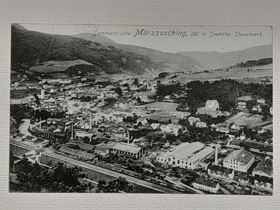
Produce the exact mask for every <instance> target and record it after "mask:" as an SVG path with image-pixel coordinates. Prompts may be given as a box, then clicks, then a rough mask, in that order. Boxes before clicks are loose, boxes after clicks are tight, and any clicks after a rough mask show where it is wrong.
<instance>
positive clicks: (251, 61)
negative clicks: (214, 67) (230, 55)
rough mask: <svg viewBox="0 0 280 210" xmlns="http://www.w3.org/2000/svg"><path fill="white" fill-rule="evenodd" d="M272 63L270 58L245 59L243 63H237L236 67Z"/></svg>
mask: <svg viewBox="0 0 280 210" xmlns="http://www.w3.org/2000/svg"><path fill="white" fill-rule="evenodd" d="M271 63H272V58H263V59H259V60H250V61H246V62H245V63H243V62H241V63H237V64H236V67H251V66H262V65H267V64H271Z"/></svg>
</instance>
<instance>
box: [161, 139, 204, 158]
mask: <svg viewBox="0 0 280 210" xmlns="http://www.w3.org/2000/svg"><path fill="white" fill-rule="evenodd" d="M203 148H204V144H202V143H200V142H193V143H188V142H186V143H182V144H180V145H178V146H177V147H176V148H175V149H174V150H173V151H171V152H166V153H163V154H161V155H160V156H163V157H168V156H175V157H177V158H178V159H180V160H183V159H188V158H189V157H190V155H192V154H193V153H194V152H196V151H199V150H201V149H203Z"/></svg>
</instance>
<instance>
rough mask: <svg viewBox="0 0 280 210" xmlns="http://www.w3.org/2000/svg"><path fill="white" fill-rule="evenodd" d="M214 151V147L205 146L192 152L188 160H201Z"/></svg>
mask: <svg viewBox="0 0 280 210" xmlns="http://www.w3.org/2000/svg"><path fill="white" fill-rule="evenodd" d="M212 152H214V149H213V148H212V147H205V148H204V149H202V150H200V151H199V152H198V153H195V154H193V156H191V157H190V158H189V159H188V161H190V162H194V161H196V160H201V159H203V158H204V157H206V156H207V155H209V154H210V153H212Z"/></svg>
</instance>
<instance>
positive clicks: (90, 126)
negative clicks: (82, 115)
mask: <svg viewBox="0 0 280 210" xmlns="http://www.w3.org/2000/svg"><path fill="white" fill-rule="evenodd" d="M91 120H92V117H91V112H90V119H89V129H90V130H91V129H92V125H91Z"/></svg>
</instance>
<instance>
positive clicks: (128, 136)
mask: <svg viewBox="0 0 280 210" xmlns="http://www.w3.org/2000/svg"><path fill="white" fill-rule="evenodd" d="M129 140H130V135H129V130H127V143H128V144H129Z"/></svg>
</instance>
